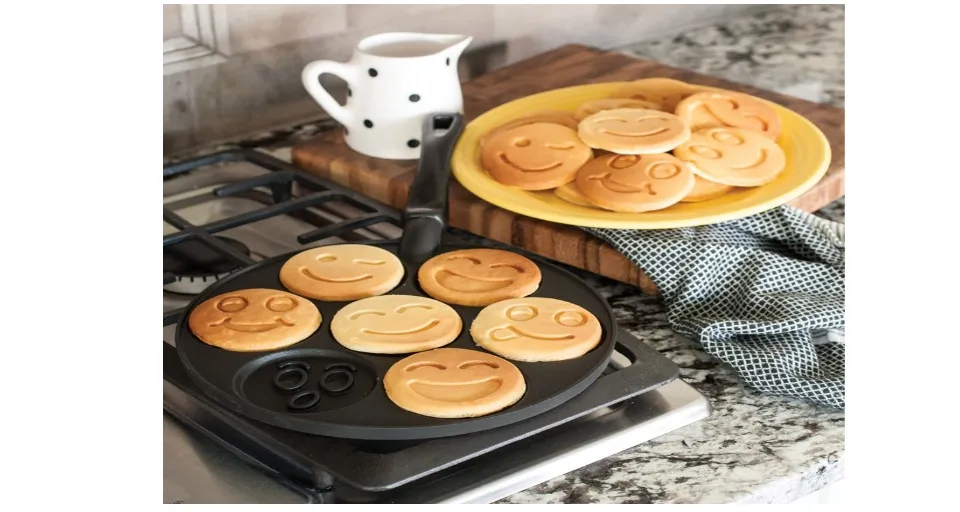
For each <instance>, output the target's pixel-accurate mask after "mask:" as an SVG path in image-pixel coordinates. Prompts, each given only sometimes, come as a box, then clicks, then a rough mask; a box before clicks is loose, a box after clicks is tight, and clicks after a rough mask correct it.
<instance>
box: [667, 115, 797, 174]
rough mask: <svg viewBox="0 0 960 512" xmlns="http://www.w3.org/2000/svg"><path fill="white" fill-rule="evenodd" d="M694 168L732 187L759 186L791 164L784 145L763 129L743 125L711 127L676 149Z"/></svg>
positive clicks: (681, 157) (677, 154)
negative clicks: (779, 144) (740, 126)
mask: <svg viewBox="0 0 960 512" xmlns="http://www.w3.org/2000/svg"><path fill="white" fill-rule="evenodd" d="M673 154H674V155H676V156H677V158H679V159H681V160H684V161H686V162H689V163H690V164H692V166H693V167H692V169H693V171H694V172H695V173H696V174H698V175H700V176H702V177H704V178H706V179H708V180H710V181H712V182H714V183H720V184H722V185H730V186H732V187H759V186H760V185H764V184H766V183H769V182H771V181H773V179H774V178H776V177H777V176H778V175H779V174H780V172H781V171H783V168H784V167H785V166H786V165H787V157H786V155H785V154H784V153H783V149H781V148H780V146H778V145H777V143H776V142H774V141H773V140H772V139H770V138H769V137H767V136H765V135H763V134H762V133H760V132H755V131H751V130H746V129H743V128H707V129H706V130H700V131H698V132H695V133H693V135H691V136H690V140H688V141H687V142H685V143H683V144H682V145H680V147H678V148H677V149H676V150H674V152H673Z"/></svg>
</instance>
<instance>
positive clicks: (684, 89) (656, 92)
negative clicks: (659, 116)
mask: <svg viewBox="0 0 960 512" xmlns="http://www.w3.org/2000/svg"><path fill="white" fill-rule="evenodd" d="M699 90H700V89H699V88H698V87H696V86H694V85H690V84H688V83H686V82H681V81H679V80H674V79H672V78H642V79H640V80H635V81H633V82H630V83H629V84H626V85H624V86H623V87H621V88H620V89H618V90H617V91H616V92H614V93H613V94H612V95H611V97H613V98H632V99H635V100H642V101H647V102H650V103H653V104H655V105H656V107H653V108H655V109H656V110H663V111H665V112H673V111H674V110H675V109H676V108H677V104H678V103H680V101H681V100H683V99H684V98H686V97H687V96H690V95H692V94H695V93H697V92H698V91H699Z"/></svg>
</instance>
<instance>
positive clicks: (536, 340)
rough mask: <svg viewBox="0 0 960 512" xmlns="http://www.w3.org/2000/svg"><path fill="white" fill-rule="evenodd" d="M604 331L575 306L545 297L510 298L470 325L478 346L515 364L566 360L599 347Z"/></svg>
mask: <svg viewBox="0 0 960 512" xmlns="http://www.w3.org/2000/svg"><path fill="white" fill-rule="evenodd" d="M602 335H603V328H602V327H600V321H599V320H597V317H595V316H593V314H592V313H590V312H589V311H587V310H586V309H583V308H581V307H580V306H578V305H576V304H571V303H569V302H566V301H562V300H557V299H548V298H544V297H525V298H522V299H510V300H505V301H501V302H497V303H496V304H492V305H490V306H487V307H485V308H483V310H482V311H480V314H478V315H477V318H476V319H475V320H474V321H473V324H472V325H471V326H470V336H471V337H473V341H474V342H476V344H477V345H479V346H481V347H483V348H485V349H487V350H489V351H490V352H493V353H494V354H497V355H499V356H502V357H505V358H507V359H512V360H514V361H527V362H534V363H535V362H545V361H563V360H566V359H574V358H577V357H580V356H582V355H584V354H586V353H587V352H589V351H590V350H591V349H593V348H594V347H596V346H597V345H598V344H599V343H600V340H601V338H602Z"/></svg>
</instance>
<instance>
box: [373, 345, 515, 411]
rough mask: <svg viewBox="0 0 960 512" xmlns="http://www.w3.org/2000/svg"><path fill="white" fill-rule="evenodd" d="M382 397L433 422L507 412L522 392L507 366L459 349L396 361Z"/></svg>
mask: <svg viewBox="0 0 960 512" xmlns="http://www.w3.org/2000/svg"><path fill="white" fill-rule="evenodd" d="M383 387H384V390H385V391H386V392H387V398H389V399H390V401H391V402H393V403H394V404H396V405H397V407H400V408H401V409H404V410H407V411H410V412H412V413H414V414H419V415H421V416H430V417H433V418H474V417H477V416H485V415H487V414H492V413H495V412H497V411H500V410H503V409H506V408H507V407H510V406H511V405H513V404H515V403H517V402H518V401H519V400H520V399H521V398H523V394H524V393H525V392H526V390H527V384H526V382H525V381H524V379H523V374H522V373H520V370H519V369H518V368H517V367H516V366H515V365H514V364H513V363H511V362H510V361H507V360H505V359H502V358H499V357H497V356H495V355H492V354H487V353H485V352H480V351H476V350H467V349H462V348H438V349H436V350H430V351H427V352H420V353H419V354H414V355H412V356H410V357H407V358H404V359H401V360H400V361H397V362H396V363H395V364H394V365H393V366H391V367H390V369H389V370H387V374H386V375H385V376H384V378H383Z"/></svg>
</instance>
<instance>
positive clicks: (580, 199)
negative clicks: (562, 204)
mask: <svg viewBox="0 0 960 512" xmlns="http://www.w3.org/2000/svg"><path fill="white" fill-rule="evenodd" d="M553 195H555V196H557V197H559V198H560V199H563V200H564V201H566V202H568V203H571V204H575V205H577V206H586V207H588V208H596V206H594V204H593V203H591V202H590V200H589V199H587V196H585V195H583V192H580V189H579V188H577V182H576V181H572V182H570V183H567V184H566V185H561V186H559V187H557V188H555V189H553Z"/></svg>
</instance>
